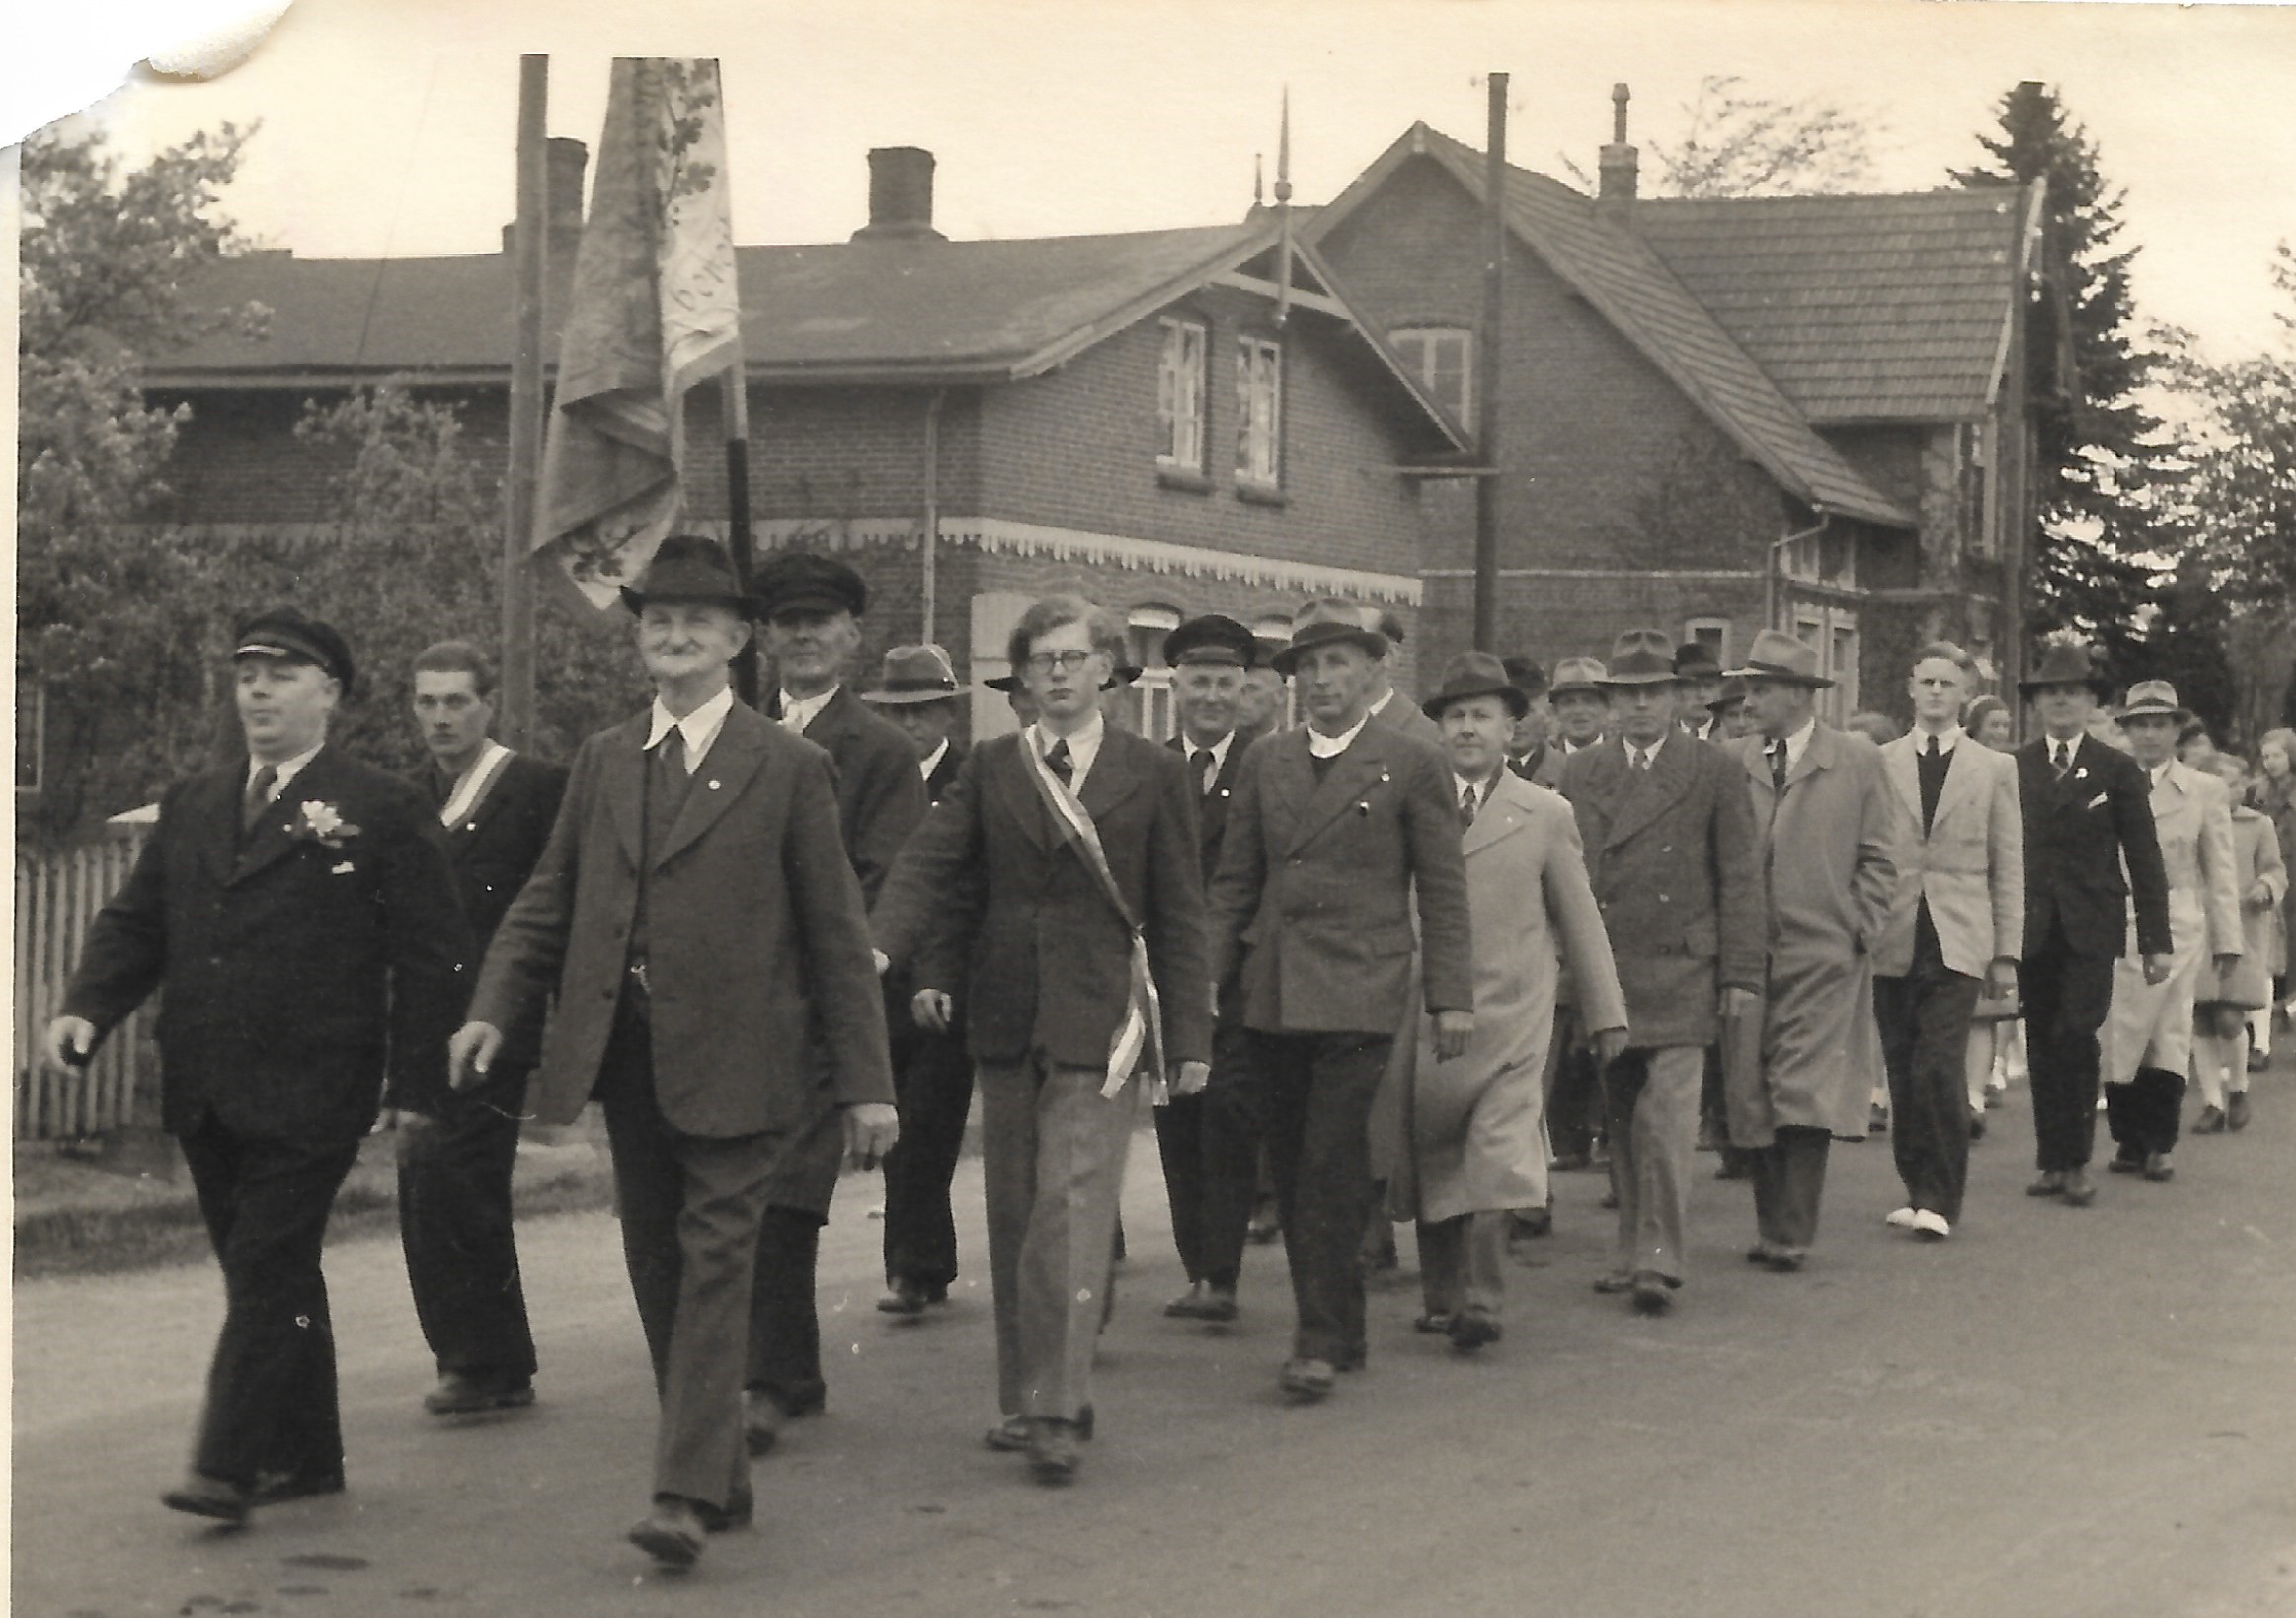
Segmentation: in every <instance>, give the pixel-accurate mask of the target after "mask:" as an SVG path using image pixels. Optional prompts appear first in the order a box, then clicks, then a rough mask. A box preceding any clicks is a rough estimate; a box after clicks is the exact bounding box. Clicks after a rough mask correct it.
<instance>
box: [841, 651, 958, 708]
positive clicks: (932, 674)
mask: <svg viewBox="0 0 2296 1618" xmlns="http://www.w3.org/2000/svg"><path fill="white" fill-rule="evenodd" d="M956 695H957V671H956V669H955V668H954V667H953V666H952V665H951V664H950V662H949V654H948V653H946V652H944V651H942V650H941V649H940V648H939V647H938V646H896V647H894V648H893V650H891V651H889V652H887V653H886V654H885V669H884V673H883V674H882V675H881V676H880V678H879V679H878V682H877V688H876V689H875V690H873V691H863V692H862V693H861V700H862V701H864V702H875V703H877V704H878V705H879V706H890V707H907V706H910V705H911V704H913V703H917V702H947V701H952V700H954V699H955V697H956Z"/></svg>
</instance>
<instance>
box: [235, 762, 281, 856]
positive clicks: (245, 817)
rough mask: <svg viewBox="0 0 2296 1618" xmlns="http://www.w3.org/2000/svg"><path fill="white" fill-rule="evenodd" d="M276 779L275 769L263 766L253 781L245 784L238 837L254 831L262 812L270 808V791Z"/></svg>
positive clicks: (277, 775)
mask: <svg viewBox="0 0 2296 1618" xmlns="http://www.w3.org/2000/svg"><path fill="white" fill-rule="evenodd" d="M278 778H279V772H278V770H277V768H275V767H274V766H271V765H265V766H264V767H263V768H262V769H258V770H257V771H256V772H255V779H253V780H251V781H249V782H248V783H247V797H246V799H245V800H244V801H243V802H241V804H240V805H239V835H240V836H241V837H242V838H244V837H246V836H247V835H248V834H249V833H251V832H253V831H254V830H255V823H256V822H257V821H259V820H261V819H263V812H264V811H265V810H266V809H268V808H270V807H271V789H272V787H273V786H274V785H275V784H277V781H278Z"/></svg>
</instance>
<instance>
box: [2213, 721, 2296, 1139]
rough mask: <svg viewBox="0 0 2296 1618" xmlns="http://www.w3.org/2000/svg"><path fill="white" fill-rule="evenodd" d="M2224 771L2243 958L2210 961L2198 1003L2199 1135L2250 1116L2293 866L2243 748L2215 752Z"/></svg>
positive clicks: (2244, 1123) (2244, 1122) (2241, 1123)
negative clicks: (2252, 783) (2253, 803)
mask: <svg viewBox="0 0 2296 1618" xmlns="http://www.w3.org/2000/svg"><path fill="white" fill-rule="evenodd" d="M2215 763H2216V770H2217V773H2218V774H2220V775H2222V776H2223V777H2224V781H2225V784H2226V785H2227V786H2229V787H2230V788H2231V789H2232V875H2233V886H2234V888H2235V890H2236V891H2237V892H2238V893H2239V894H2240V910H2241V934H2242V944H2241V951H2242V953H2241V957H2240V964H2239V965H2238V966H2236V967H2234V968H2233V969H2232V970H2231V971H2229V972H2219V971H2217V970H2216V969H2215V968H2214V967H2213V966H2209V965H2204V966H2203V967H2202V968H2201V973H2200V985H2199V989H2198V992H2197V993H2196V994H2195V995H2194V997H2193V1007H2192V1080H2193V1083H2195V1084H2197V1085H2198V1086H2199V1087H2200V1100H2201V1107H2200V1116H2199V1117H2198V1118H2197V1119H2195V1120H2194V1121H2193V1124H2192V1133H2193V1134H2195V1135H2215V1134H2221V1133H2222V1132H2223V1131H2225V1130H2227V1129H2245V1128H2247V1127H2248V1121H2249V1065H2248V1053H2249V1013H2250V1012H2251V1011H2258V1010H2268V1009H2269V1008H2270V1005H2271V1000H2272V979H2271V971H2270V960H2271V939H2272V931H2273V929H2274V928H2275V927H2276V926H2277V925H2278V922H2279V911H2280V902H2281V900H2282V899H2284V898H2285V897H2286V896H2287V892H2288V867H2287V865H2286V864H2285V863H2284V862H2283V861H2282V859H2281V858H2280V844H2279V840H2278V838H2277V837H2275V836H2274V834H2273V828H2272V823H2271V822H2270V821H2269V820H2267V819H2266V818H2265V817H2264V816H2263V814H2262V813H2261V812H2260V811H2258V810H2256V809H2253V808H2251V807H2250V806H2249V804H2248V803H2247V801H2246V795H2247V790H2248V785H2249V779H2248V770H2247V769H2246V767H2244V766H2243V765H2242V763H2241V758H2240V755H2239V754H2237V753H2219V754H2217V755H2216V760H2215Z"/></svg>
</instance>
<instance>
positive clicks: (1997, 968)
mask: <svg viewBox="0 0 2296 1618" xmlns="http://www.w3.org/2000/svg"><path fill="white" fill-rule="evenodd" d="M2016 993H2017V962H2015V961H2013V960H2011V959H2010V958H2009V957H2008V956H2007V955H2002V956H1998V957H1996V958H1995V960H1994V962H1993V964H1992V965H1991V966H1988V967H1987V968H1986V969H1985V998H1986V999H1987V1000H2007V999H2009V998H2010V997H2011V996H2012V995H2014V994H2016Z"/></svg>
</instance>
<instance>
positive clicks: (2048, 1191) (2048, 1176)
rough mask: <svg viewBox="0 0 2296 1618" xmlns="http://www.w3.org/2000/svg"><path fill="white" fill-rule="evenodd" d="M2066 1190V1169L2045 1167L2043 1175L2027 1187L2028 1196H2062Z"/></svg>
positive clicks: (2026, 1193)
mask: <svg viewBox="0 0 2296 1618" xmlns="http://www.w3.org/2000/svg"><path fill="white" fill-rule="evenodd" d="M2064 1192H2065V1171H2064V1170H2062V1169H2044V1170H2042V1171H2041V1177H2040V1178H2039V1179H2036V1180H2034V1181H2033V1182H2032V1183H2031V1184H2030V1185H2027V1186H2026V1187H2025V1195H2027V1196H2062V1195H2063V1194H2064Z"/></svg>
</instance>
